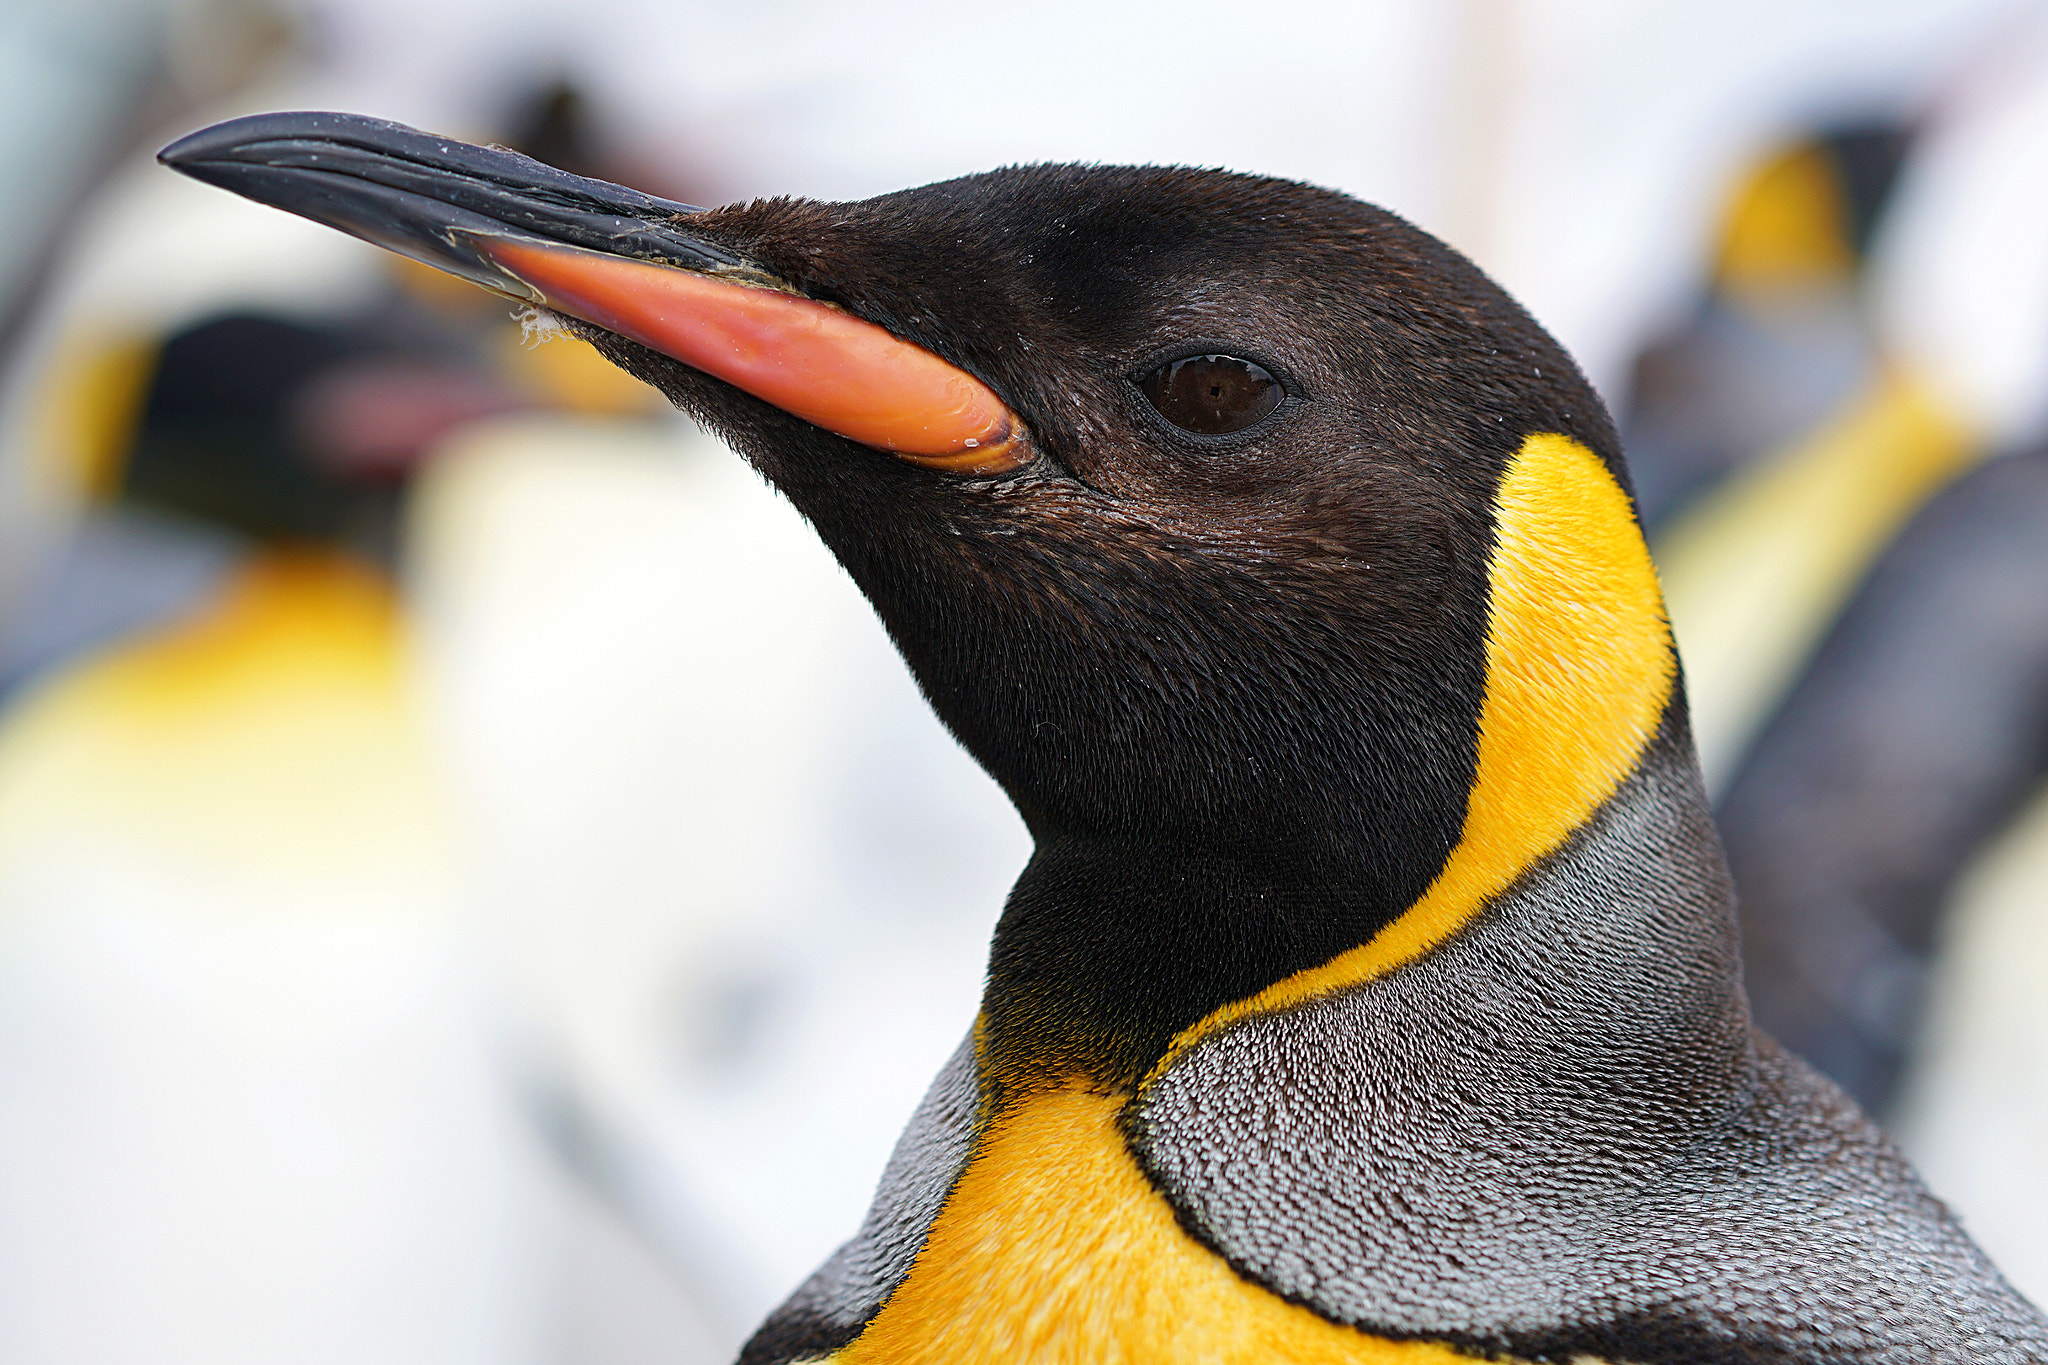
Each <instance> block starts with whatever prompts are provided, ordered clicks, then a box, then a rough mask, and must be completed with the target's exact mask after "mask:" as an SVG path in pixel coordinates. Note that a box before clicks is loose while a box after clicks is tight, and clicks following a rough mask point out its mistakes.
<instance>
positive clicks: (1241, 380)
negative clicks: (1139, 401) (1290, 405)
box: [1138, 355, 1286, 436]
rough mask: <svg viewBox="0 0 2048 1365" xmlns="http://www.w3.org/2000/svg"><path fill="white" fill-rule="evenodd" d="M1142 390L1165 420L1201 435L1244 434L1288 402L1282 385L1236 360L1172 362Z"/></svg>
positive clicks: (1202, 358) (1212, 357) (1208, 357)
mask: <svg viewBox="0 0 2048 1365" xmlns="http://www.w3.org/2000/svg"><path fill="white" fill-rule="evenodd" d="M1138 387H1139V388H1140V389H1142V390H1143V391H1144V393H1145V397H1146V398H1148V399H1150V400H1151V403H1152V406H1153V407H1155V408H1157V409H1159V415H1160V416H1161V417H1164V418H1165V419H1166V420H1167V421H1169V422H1171V423H1173V424H1174V425H1175V426H1177V427H1179V428H1180V429H1181V430H1182V431H1192V432H1195V433H1196V434H1198V435H1202V436H1224V435H1228V434H1229V433H1231V432H1233V431H1243V430H1244V429H1245V428H1246V427H1249V426H1251V425H1253V424H1254V423H1256V422H1258V421H1259V420H1260V419H1261V418H1263V417H1265V416H1266V414H1268V413H1270V412H1272V411H1273V409H1275V408H1277V407H1279V406H1280V400H1281V399H1282V398H1284V397H1286V390H1284V389H1282V388H1281V387H1280V381H1279V380H1277V379H1275V378H1274V377H1273V376H1272V375H1271V374H1269V373H1267V372H1266V371H1265V370H1264V369H1263V368H1261V367H1260V366H1258V365H1254V364H1253V363H1252V362H1251V361H1249V360H1245V359H1243V358H1242V357H1240V356H1234V355H1191V356H1187V357H1184V358H1183V359H1180V360H1169V361H1167V362H1166V363H1165V364H1164V365H1161V366H1160V367H1159V368H1158V369H1156V370H1154V371H1152V373H1150V374H1148V375H1146V376H1145V377H1144V378H1142V379H1140V380H1139V381H1138Z"/></svg>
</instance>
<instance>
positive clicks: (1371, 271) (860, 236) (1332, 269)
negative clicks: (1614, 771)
mask: <svg viewBox="0 0 2048 1365" xmlns="http://www.w3.org/2000/svg"><path fill="white" fill-rule="evenodd" d="M690 228H691V231H692V232H693V233H696V234H700V235H701V236H703V237H704V238H706V239H708V240H711V241H714V242H718V243H721V244H723V245H726V246H728V247H730V248H731V249H732V250H733V251H734V252H735V253H737V254H744V256H745V257H746V258H747V259H749V260H751V261H754V262H758V263H759V264H760V265H761V266H763V267H764V268H765V269H767V270H769V271H771V272H773V274H774V275H775V276H776V277H777V278H778V279H781V280H783V281H786V282H788V284H789V285H790V286H791V287H793V288H795V289H797V290H799V291H801V292H802V293H803V294H805V295H806V296H808V297H811V298H816V299H822V300H826V301H829V302H830V303H832V304H834V305H835V306H837V307H840V308H843V309H846V310H847V311H849V312H851V313H853V314H855V315H856V316H859V317H862V318H865V319H867V320H869V321H871V322H875V323H877V324H879V325H880V326H882V327H884V328H885V329H887V330H888V331H889V332H890V333H891V334H893V335H895V336H898V337H901V338H904V339H905V340H908V341H911V342H913V343H915V344H916V345H918V346H920V347H922V348H924V349H926V350H929V351H931V352H932V353H934V354H936V355H938V356H941V357H943V358H944V359H946V360H947V361H949V362H951V363H952V364H954V365H957V366H959V367H960V368H962V369H964V370H966V371H968V372H969V373H971V374H973V375H975V376H976V377H978V378H979V379H981V380H982V381H983V382H984V383H986V384H987V385H988V386H989V387H990V388H991V389H993V390H994V392H995V393H996V394H998V395H999V396H1000V397H1001V398H1002V400H1003V401H1004V403H1005V405H1006V406H1007V407H1008V408H1009V409H1010V411H1011V412H1012V413H1014V414H1015V415H1016V417H1017V418H1018V419H1019V420H1020V422H1021V425H1022V427H1023V429H1024V431H1025V432H1026V433H1028V441H1029V446H1030V453H1029V456H1028V458H1027V459H1025V460H1024V461H1023V462H1022V463H1021V464H1020V465H1019V467H1017V468H1016V469H1013V470H1007V471H1004V472H1002V473H1000V474H997V475H993V476H976V475H974V474H971V473H968V474H959V473H951V472H947V471H942V470H933V469H929V468H925V467H921V466H919V465H917V464H913V463H910V462H908V461H903V460H888V459H878V458H877V456H876V452H875V451H873V450H872V449H869V448H867V447H864V446H861V445H858V444H856V443H854V442H852V441H849V440H847V439H845V438H843V437H839V436H835V435H833V434H832V433H830V432H827V431H825V430H823V429H821V428H819V427H817V426H815V425H812V424H810V423H807V422H804V421H802V420H801V419H799V418H795V417H792V416H791V415H790V414H788V413H786V412H784V411H782V410H780V409H778V408H776V407H774V406H773V405H771V404H768V403H765V402H763V401H761V400H759V399H755V398H752V397H751V396H749V395H747V394H744V393H742V392H739V391H737V390H735V389H733V388H732V387H731V386H730V385H727V384H724V383H722V382H720V381H717V380H714V379H712V378H710V377H708V376H706V375H704V374H703V373H702V372H701V371H697V370H693V369H691V368H689V367H687V366H684V365H682V364H680V363H678V362H676V361H673V360H670V359H668V358H667V357H664V356H661V355H659V354H657V353H654V352H651V351H649V350H647V349H646V348H645V347H642V346H639V345H637V344H635V343H626V342H618V341H611V342H607V343H606V344H607V345H608V347H609V352H610V354H612V355H613V357H614V358H615V359H617V360H618V361H619V362H620V363H622V364H623V365H625V366H626V367H627V368H629V369H632V370H634V371H635V372H636V373H638V374H640V375H641V376H642V377H644V378H646V379H648V380H650V381H651V382H653V383H655V384H656V385H658V386H659V387H660V388H662V389H663V391H664V392H666V393H668V394H669V395H670V396H671V397H672V398H673V399H675V400H676V401H677V402H678V403H680V404H681V405H682V406H684V407H685V408H687V409H689V410H690V411H692V412H694V413H696V414H697V415H699V416H700V417H701V418H703V419H704V420H705V421H707V422H708V423H710V424H711V425H713V426H716V427H718V428H720V429H722V430H723V431H724V432H726V433H727V434H728V436H729V437H730V438H731V440H732V441H733V443H734V444H735V445H737V446H738V447H739V448H740V449H741V450H742V451H744V452H745V453H746V455H747V457H748V458H749V459H750V460H751V461H752V462H753V463H754V464H755V465H756V466H757V467H758V468H759V469H760V470H761V471H762V472H763V473H764V474H765V475H767V477H768V478H769V479H771V480H772V481H773V482H774V483H775V484H776V485H777V486H778V487H780V488H781V489H783V490H784V491H785V492H786V493H787V494H788V495H789V497H790V498H791V499H792V500H793V501H794V502H795V503H796V505H797V506H798V507H799V508H800V509H801V510H802V511H803V512H804V514H805V515H806V516H807V517H809V518H810V520H811V521H812V522H813V524H814V525H815V526H816V527H817V529H818V530H819V532H820V533H821V534H822V535H823V536H824V538H825V539H826V541H827V542H828V543H829V544H830V545H831V547H832V548H833V550H834V551H835V552H836V553H837V555H838V556H839V558H840V559H841V560H842V562H844V563H845V565H846V566H847V568H848V570H849V571H850V572H851V573H852V574H853V576H854V578H855V579H856V580H857V581H858V582H859V584H860V586H861V587H862V588H863V590H864V591H865V592H866V593H867V595H868V596H869V598H870V599H871V600H872V601H873V603H874V604H875V606H876V609H877V610H878V611H879V612H880V614H881V616H882V618H883V620H884V621H885V622H886V623H887V625H888V627H889V630H890V631H891V633H892V634H893V635H894V637H895V638H896V641H897V643H898V644H899V646H900V647H901V648H902V650H903V652H904V653H905V655H906V656H907V657H908V659H909V661H910V663H911V665H912V667H913V669H914V670H915V672H916V674H917V676H918V677H919V679H920V680H921V682H922V683H923V685H924V687H925V689H926V692H927V694H928V695H929V697H930V699H931V701H932V704H933V705H934V707H935V708H936V709H937V711H938V713H939V714H940V715H941V716H942V717H943V718H944V719H945V720H946V722H947V723H948V724H949V725H950V726H951V727H952V729H953V730H954V732H955V733H956V734H957V735H958V736H959V737H960V738H961V740H962V742H963V743H964V744H965V745H966V746H967V747H968V748H969V750H970V751H972V752H973V753H974V755H975V756H976V757H977V758H978V759H979V760H980V761H981V762H982V763H983V765H984V766H985V767H987V769H988V770H989V771H990V772H991V773H992V774H994V775H995V777H996V778H997V780H998V781H999V782H1001V783H1002V784H1003V786H1004V787H1005V788H1006V789H1007V790H1008V792H1009V793H1010V795H1011V796H1012V798H1013V799H1014V800H1015V801H1016V803H1017V804H1018V806H1019V808H1020V809H1021V810H1022V811H1023V812H1024V814H1025V816H1026V818H1027V820H1028V821H1029V822H1030V824H1031V825H1032V827H1033V829H1034V831H1035V832H1037V833H1038V834H1039V836H1040V837H1041V839H1043V838H1046V837H1049V836H1054V837H1057V836H1078V837H1082V838H1088V839H1101V840H1111V841H1173V842H1175V843H1178V844H1183V845H1187V844H1192V845H1196V846H1203V847H1212V848H1215V849H1217V850H1218V851H1225V850H1227V851H1228V852H1229V854H1230V855H1231V856H1233V857H1236V858H1247V859H1260V858H1271V859H1274V860H1278V861H1281V862H1284V863H1285V864H1286V865H1288V866H1289V867H1291V868H1294V869H1296V870H1297V872H1298V871H1299V870H1300V869H1302V868H1304V867H1307V866H1314V865H1317V864H1318V863H1319V862H1321V863H1332V864H1333V871H1334V861H1335V859H1336V855H1337V853H1338V852H1339V851H1341V852H1342V853H1343V854H1344V860H1345V861H1349V860H1350V859H1351V857H1352V856H1353V855H1355V853H1356V851H1357V850H1359V849H1361V848H1372V849H1379V850H1385V851H1386V853H1385V854H1384V856H1383V857H1382V858H1381V859H1380V860H1379V861H1380V862H1381V866H1379V867H1377V868H1375V869H1374V872H1375V874H1376V875H1377V877H1378V879H1379V880H1380V881H1381V882H1382V883H1383V885H1382V886H1381V888H1380V889H1379V891H1378V893H1377V894H1378V898H1380V899H1383V900H1384V901H1385V902H1386V903H1387V904H1389V905H1390V906H1391V905H1400V904H1406V903H1407V901H1409V900H1411V899H1413V897H1414V896H1415V895H1416V894H1418V893H1419V892H1420V891H1421V889H1422V886H1423V884H1424V883H1426V881H1427V879H1428V877H1429V876H1430V875H1432V874H1433V873H1434V872H1435V870H1436V868H1437V866H1439V865H1440V864H1441V862H1442V860H1443V858H1444V856H1445V854H1446V853H1447V852H1448V851H1449V849H1450V847H1451V845H1452V844H1453V843H1454V842H1455V840H1456V838H1457V835H1458V831H1459V827H1460V824H1461V821H1462V818H1463V815H1464V805H1465V793H1466V791H1467V789H1468V787H1469V784H1470V780H1471V776H1472V771H1471V768H1472V762H1473V755H1474V749H1475V743H1476V727H1477V721H1478V712H1479V700H1480V698H1481V695H1482V693H1483V691H1484V672H1485V659H1484V637H1485V630H1484V622H1485V618H1486V611H1487V599H1488V567H1489V560H1490V550H1491V543H1492V531H1493V528H1492V514H1491V503H1492V491H1493V489H1494V486H1495V485H1496V484H1497V483H1498V481H1499V479H1500V477H1501V474H1502V471H1503V469H1504V467H1505V466H1506V464H1507V463H1508V461H1509V460H1510V459H1511V458H1512V457H1513V456H1514V454H1515V453H1516V451H1517V450H1518V449H1519V447H1520V445H1521V443H1522V441H1523V440H1524V438H1525V437H1526V436H1527V435H1528V434H1530V433H1531V432H1534V431H1554V432H1564V433H1569V434H1571V435H1572V436H1574V437H1575V438H1577V439H1578V440H1580V441H1582V442H1584V443H1585V444H1586V445H1587V446H1589V447H1590V448H1592V449H1594V450H1596V451H1599V452H1601V453H1602V455H1603V457H1604V458H1606V459H1608V460H1610V461H1613V460H1614V458H1615V456H1614V452H1615V441H1614V438H1613V436H1612V434H1611V432H1610V430H1609V428H1608V425H1607V422H1606V419H1605V417H1604V415H1603V414H1602V412H1601V409H1600V407H1599V405H1598V403H1597V402H1595V401H1594V400H1593V399H1592V397H1591V395H1590V394H1589V393H1588V391H1587V389H1586V387H1585V384H1584V381H1583V380H1582V379H1581V378H1580V377H1579V375H1578V372H1577V370H1576V369H1575V367H1574V366H1573V365H1572V364H1571V362H1570V361H1569V360H1568V359H1567V358H1566V357H1565V356H1564V355H1563V353H1562V352H1561V351H1560V350H1559V349H1558V348H1557V347H1556V346H1555V345H1554V344H1553V343H1552V342H1551V341H1550V340H1549V339H1548V338H1547V337H1546V336H1544V335H1543V334H1542V333H1541V331H1540V330H1539V329H1538V328H1536V326H1535V325H1534V324H1533V323H1531V322H1530V321H1529V319H1528V318H1527V316H1526V315H1525V314H1523V313H1522V312H1521V310H1519V309H1518V308H1516V307H1515V306H1514V305H1513V304H1512V303H1511V302H1509V301H1508V300H1507V298H1506V297H1505V296H1504V295H1503V294H1501V293H1500V291H1499V290H1498V289H1496V288H1495V287H1493V286H1492V285H1491V283H1490V282H1488V281H1487V280H1486V279H1485V278H1484V277H1483V276H1481V275H1480V274H1479V272H1478V271H1476V270H1475V269H1474V268H1473V267H1471V266H1470V265H1469V264H1468V263H1466V262H1465V261H1464V260H1463V259H1462V258H1460V257H1458V256H1456V255H1455V254H1454V253H1452V252H1451V251H1450V250H1449V249H1448V248H1445V247H1444V246H1442V245H1441V244H1439V243H1437V242H1436V241H1434V240H1433V239H1431V238H1429V237H1427V236H1425V235H1424V234H1422V233H1420V232H1418V231H1416V230H1415V229H1413V228H1411V227H1409V226H1408V225H1406V224H1405V223H1403V222H1401V221H1400V220H1399V219H1396V218H1395V217H1393V216H1392V215H1390V214H1387V213H1384V212H1381V211H1379V210H1377V209H1373V208H1370V207H1368V206H1366V205H1363V204H1360V203H1358V202H1356V201H1354V200H1351V199H1348V198H1345V197H1343V196H1341V195H1337V194H1332V193H1328V192H1325V191H1321V190H1316V189H1311V188H1309V187H1306V186H1302V185H1297V184H1291V183H1287V182H1281V181H1274V180H1265V179H1256V178H1252V177H1248V176H1240V175H1230V174H1224V173H1221V172H1205V171H1187V170H1160V169H1128V168H1103V167H1063V166H1050V167H1047V166H1041V167H1026V168H1019V169H1013V170H1006V171H998V172H994V173H990V174H986V175H979V176H973V177H969V178H967V179H963V180H956V181H950V182H946V183H944V184H939V185H932V186H927V187H925V188H922V189H917V190H909V191H904V192H902V193H897V194H891V195H886V196H883V197H881V198H879V199H875V200H870V201H867V202H865V203H859V204H820V203H813V202H805V201H789V200H779V201H772V202H767V203H758V204H752V205H748V206H744V207H740V208H734V209H728V210H721V211H715V212H712V213H707V214H705V215H702V216H701V217H699V218H697V219H695V220H693V221H692V222H691V224H690ZM1615 468H1616V469H1617V471H1618V462H1617V463H1616V465H1615ZM1345 875H1347V876H1351V877H1355V875H1356V869H1355V868H1347V869H1345Z"/></svg>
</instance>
